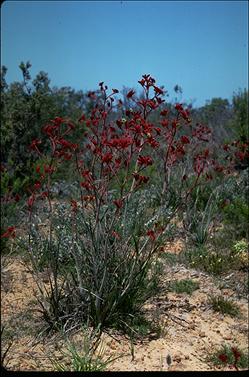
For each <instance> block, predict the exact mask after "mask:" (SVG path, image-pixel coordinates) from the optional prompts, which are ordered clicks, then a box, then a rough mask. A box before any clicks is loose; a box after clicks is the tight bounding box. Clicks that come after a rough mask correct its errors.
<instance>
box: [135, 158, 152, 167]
mask: <svg viewBox="0 0 249 377" xmlns="http://www.w3.org/2000/svg"><path fill="white" fill-rule="evenodd" d="M137 161H138V164H139V165H145V166H149V165H152V163H153V160H152V158H151V157H150V156H140V155H139V156H138V159H137Z"/></svg>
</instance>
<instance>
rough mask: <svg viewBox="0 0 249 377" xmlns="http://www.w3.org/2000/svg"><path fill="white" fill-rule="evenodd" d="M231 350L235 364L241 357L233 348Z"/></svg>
mask: <svg viewBox="0 0 249 377" xmlns="http://www.w3.org/2000/svg"><path fill="white" fill-rule="evenodd" d="M231 350H232V352H233V355H234V358H235V362H237V361H238V360H239V358H240V357H241V353H240V352H239V351H238V350H237V348H235V347H232V348H231Z"/></svg>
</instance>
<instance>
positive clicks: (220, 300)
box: [209, 295, 241, 317]
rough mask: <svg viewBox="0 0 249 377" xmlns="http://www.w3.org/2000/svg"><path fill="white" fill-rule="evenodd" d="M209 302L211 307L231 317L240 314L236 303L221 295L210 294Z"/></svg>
mask: <svg viewBox="0 0 249 377" xmlns="http://www.w3.org/2000/svg"><path fill="white" fill-rule="evenodd" d="M209 303H210V305H211V307H212V309H213V310H214V311H216V312H220V313H222V314H228V315H230V316H231V317H238V316H240V315H241V313H240V309H239V307H238V305H237V304H236V303H235V302H233V301H231V300H229V299H227V298H224V297H223V296H221V295H220V296H210V297H209Z"/></svg>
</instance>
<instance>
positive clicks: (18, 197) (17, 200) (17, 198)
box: [14, 194, 21, 202]
mask: <svg viewBox="0 0 249 377" xmlns="http://www.w3.org/2000/svg"><path fill="white" fill-rule="evenodd" d="M14 199H15V202H19V201H20V199H21V197H20V195H19V194H16V195H15V198H14Z"/></svg>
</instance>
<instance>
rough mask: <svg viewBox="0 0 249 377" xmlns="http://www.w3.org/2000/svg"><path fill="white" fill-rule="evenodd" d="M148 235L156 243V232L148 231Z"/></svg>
mask: <svg viewBox="0 0 249 377" xmlns="http://www.w3.org/2000/svg"><path fill="white" fill-rule="evenodd" d="M146 234H147V236H149V237H150V239H151V240H152V241H155V239H156V234H155V232H154V231H153V230H148V231H147V233H146Z"/></svg>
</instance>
